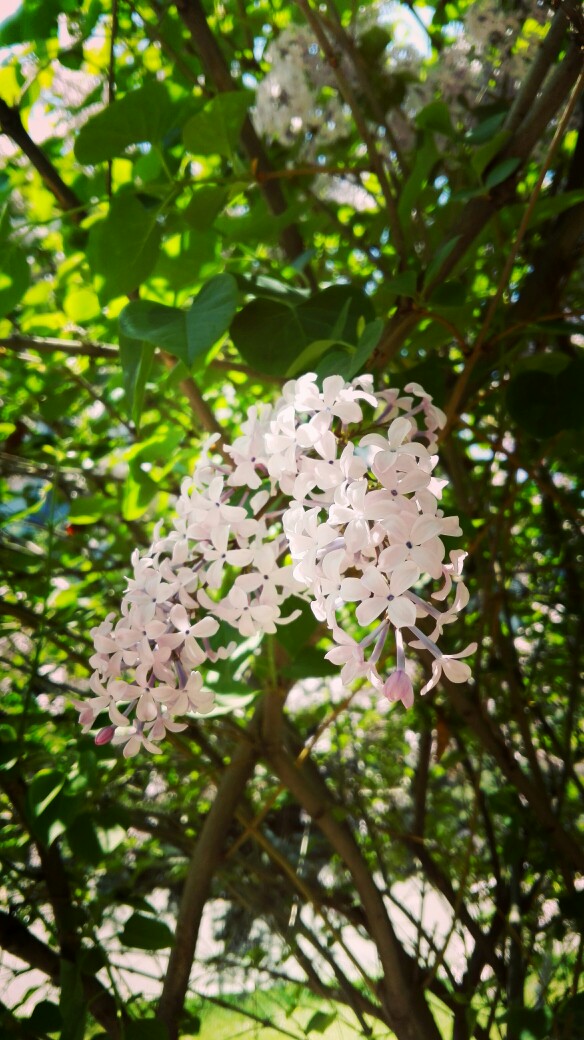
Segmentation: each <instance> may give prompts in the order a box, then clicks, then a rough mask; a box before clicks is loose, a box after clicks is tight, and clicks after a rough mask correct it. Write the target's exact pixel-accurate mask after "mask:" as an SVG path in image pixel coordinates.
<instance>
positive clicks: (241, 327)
mask: <svg viewBox="0 0 584 1040" xmlns="http://www.w3.org/2000/svg"><path fill="white" fill-rule="evenodd" d="M230 332H231V338H232V340H233V343H234V345H235V347H236V349H237V350H238V351H239V353H240V354H241V356H242V358H243V360H244V361H246V362H247V363H248V365H251V366H252V368H256V369H257V370H258V372H266V373H267V374H268V375H285V374H286V372H287V371H288V368H289V367H290V365H291V364H292V362H293V361H294V360H295V359H296V357H297V356H298V354H300V353H301V352H302V351H303V350H304V348H305V347H306V346H307V338H306V334H305V332H304V329H303V327H302V323H301V321H300V318H299V316H298V308H297V307H295V306H294V305H293V303H290V302H288V301H286V302H284V300H282V302H280V301H278V300H267V299H256V300H252V301H251V303H248V304H246V306H245V307H244V308H243V310H241V311H239V314H236V316H235V318H234V320H233V321H232V323H231V329H230Z"/></svg>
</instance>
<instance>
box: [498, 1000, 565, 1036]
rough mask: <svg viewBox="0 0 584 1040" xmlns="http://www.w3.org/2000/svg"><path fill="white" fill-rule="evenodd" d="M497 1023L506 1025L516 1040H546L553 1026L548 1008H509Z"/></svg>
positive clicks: (551, 1013)
mask: <svg viewBox="0 0 584 1040" xmlns="http://www.w3.org/2000/svg"><path fill="white" fill-rule="evenodd" d="M499 1021H502V1022H506V1023H507V1026H508V1027H509V1032H510V1033H512V1034H513V1036H514V1037H517V1040H548V1038H549V1037H550V1036H551V1029H552V1025H553V1011H552V1009H551V1008H549V1007H541V1008H526V1007H523V1008H510V1009H509V1010H508V1011H506V1012H505V1014H504V1015H502V1016H501V1018H500V1019H499Z"/></svg>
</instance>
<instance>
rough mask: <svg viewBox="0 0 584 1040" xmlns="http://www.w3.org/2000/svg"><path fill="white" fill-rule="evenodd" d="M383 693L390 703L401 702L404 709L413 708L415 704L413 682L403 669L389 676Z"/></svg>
mask: <svg viewBox="0 0 584 1040" xmlns="http://www.w3.org/2000/svg"><path fill="white" fill-rule="evenodd" d="M383 693H384V694H385V696H386V697H387V699H388V701H401V702H402V704H403V706H404V708H411V706H412V704H413V703H414V688H413V686H412V681H411V679H410V677H409V676H408V675H407V673H406V672H404V671H403V669H402V668H398V670H397V671H395V672H392V673H391V675H390V676H388V678H387V679H386V680H385V683H384V684H383Z"/></svg>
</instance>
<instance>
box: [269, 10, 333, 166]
mask: <svg viewBox="0 0 584 1040" xmlns="http://www.w3.org/2000/svg"><path fill="white" fill-rule="evenodd" d="M265 59H266V61H267V62H268V64H269V65H270V70H269V72H268V73H267V74H266V75H265V76H264V78H263V79H262V80H261V82H260V83H259V85H258V88H257V93H256V104H255V113H254V117H253V118H254V123H255V127H256V129H257V131H258V133H260V134H262V135H264V136H265V137H266V138H267V139H268V140H271V141H272V140H277V141H279V142H280V143H281V144H282V145H284V146H285V147H291V146H292V145H294V144H296V142H300V143H301V144H302V149H303V151H304V154H306V155H307V156H315V155H316V154H318V152H319V150H320V148H321V147H322V146H323V145H329V144H332V143H334V142H335V141H337V140H338V139H339V138H341V137H344V136H346V135H347V133H348V132H349V129H348V126H349V124H348V117H347V112H346V109H345V106H344V104H343V101H342V98H341V97H340V95H339V93H338V90H337V89H336V80H335V76H334V71H333V69H332V68H331V67H330V66H329V65H328V63H327V62H326V61H325V59H324V58H323V56H322V54H321V51H320V48H319V46H318V44H317V43H316V40H315V38H314V37H313V35H312V33H311V32H310V31H309V30H308V29H305V28H301V27H299V26H291V27H290V28H288V29H285V30H284V32H282V33H280V35H279V36H278V38H277V39H276V40H275V41H274V42H273V43H271V44H270V46H269V47H268V48H267V51H266V54H265ZM343 64H346V59H344V60H343ZM345 71H346V72H347V73H348V74H349V71H350V70H349V69H346V70H345Z"/></svg>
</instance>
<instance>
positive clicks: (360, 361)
mask: <svg viewBox="0 0 584 1040" xmlns="http://www.w3.org/2000/svg"><path fill="white" fill-rule="evenodd" d="M383 326H384V322H383V320H382V319H381V318H376V319H375V321H372V322H370V323H369V324H368V325H366V326H365V328H364V329H363V333H362V335H361V339H360V340H359V343H358V346H357V350H356V351H355V353H354V354H353V356H352V358H351V364H350V367H349V376H348V378H349V379H352V378H353V376H356V375H357V374H358V373H359V372H360V371H361V369H362V368H363V366H364V365H365V362H366V361H368V360H369V358H370V357H371V355H372V353H373V351H374V350H375V348H376V346H377V344H378V343H379V340H380V339H381V334H382V332H383Z"/></svg>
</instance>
